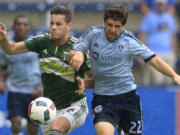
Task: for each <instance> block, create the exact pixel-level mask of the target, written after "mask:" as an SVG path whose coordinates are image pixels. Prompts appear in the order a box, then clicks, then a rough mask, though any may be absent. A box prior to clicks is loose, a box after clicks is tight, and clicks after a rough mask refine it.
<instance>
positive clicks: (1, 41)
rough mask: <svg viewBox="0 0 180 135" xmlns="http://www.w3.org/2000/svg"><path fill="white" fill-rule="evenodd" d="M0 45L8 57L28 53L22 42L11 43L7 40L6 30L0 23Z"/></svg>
mask: <svg viewBox="0 0 180 135" xmlns="http://www.w3.org/2000/svg"><path fill="white" fill-rule="evenodd" d="M0 45H1V47H2V48H3V50H4V51H5V52H6V53H7V54H9V55H13V54H18V53H23V52H27V51H28V50H27V48H26V46H25V44H24V42H18V43H11V42H10V41H9V40H8V36H7V31H6V28H5V26H4V25H3V24H2V23H0Z"/></svg>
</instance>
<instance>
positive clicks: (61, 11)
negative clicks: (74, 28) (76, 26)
mask: <svg viewBox="0 0 180 135" xmlns="http://www.w3.org/2000/svg"><path fill="white" fill-rule="evenodd" d="M53 14H55V15H65V16H66V19H65V20H66V22H71V21H72V11H71V9H69V8H67V7H65V6H62V5H60V4H57V5H55V6H54V7H53V8H52V9H51V15H53Z"/></svg>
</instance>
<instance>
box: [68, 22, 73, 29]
mask: <svg viewBox="0 0 180 135" xmlns="http://www.w3.org/2000/svg"><path fill="white" fill-rule="evenodd" d="M67 29H68V31H70V30H71V29H72V22H69V23H68V24H67Z"/></svg>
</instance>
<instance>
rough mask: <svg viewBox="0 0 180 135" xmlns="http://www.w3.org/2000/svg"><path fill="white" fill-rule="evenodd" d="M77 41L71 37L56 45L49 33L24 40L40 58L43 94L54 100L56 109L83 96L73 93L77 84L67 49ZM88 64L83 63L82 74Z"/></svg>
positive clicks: (29, 48) (76, 88) (28, 47)
mask: <svg viewBox="0 0 180 135" xmlns="http://www.w3.org/2000/svg"><path fill="white" fill-rule="evenodd" d="M77 41H78V39H77V38H75V37H73V36H72V37H71V38H70V39H69V40H68V41H67V42H66V43H65V44H64V45H62V46H61V47H58V46H56V45H55V41H54V40H53V39H51V37H50V35H49V34H45V35H41V36H37V37H34V38H32V39H30V40H26V41H25V45H26V47H27V49H28V50H30V51H34V52H37V53H38V54H39V58H40V66H41V71H42V82H43V87H44V96H45V97H48V98H50V99H51V100H53V101H54V103H55V105H56V107H57V109H62V108H66V107H68V106H70V105H71V103H73V102H76V101H78V100H80V99H82V98H84V97H85V95H79V94H76V93H75V90H78V85H77V83H76V81H75V77H76V75H77V73H76V72H75V71H74V70H73V69H72V68H71V67H70V66H69V64H68V61H67V55H68V51H69V50H72V47H73V45H74V44H75V43H76V42H77ZM87 70H88V66H86V65H85V64H84V65H83V67H82V69H81V72H80V73H82V74H84V72H85V71H87Z"/></svg>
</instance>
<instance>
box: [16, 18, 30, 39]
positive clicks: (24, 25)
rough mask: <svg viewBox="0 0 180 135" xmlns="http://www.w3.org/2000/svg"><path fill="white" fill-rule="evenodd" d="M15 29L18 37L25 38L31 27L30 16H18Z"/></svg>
mask: <svg viewBox="0 0 180 135" xmlns="http://www.w3.org/2000/svg"><path fill="white" fill-rule="evenodd" d="M13 29H14V32H15V35H16V36H17V37H19V38H22V39H25V38H26V37H27V35H28V33H29V29H30V26H29V20H28V18H25V17H22V18H18V19H17V20H16V22H15V24H14V25H13Z"/></svg>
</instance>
